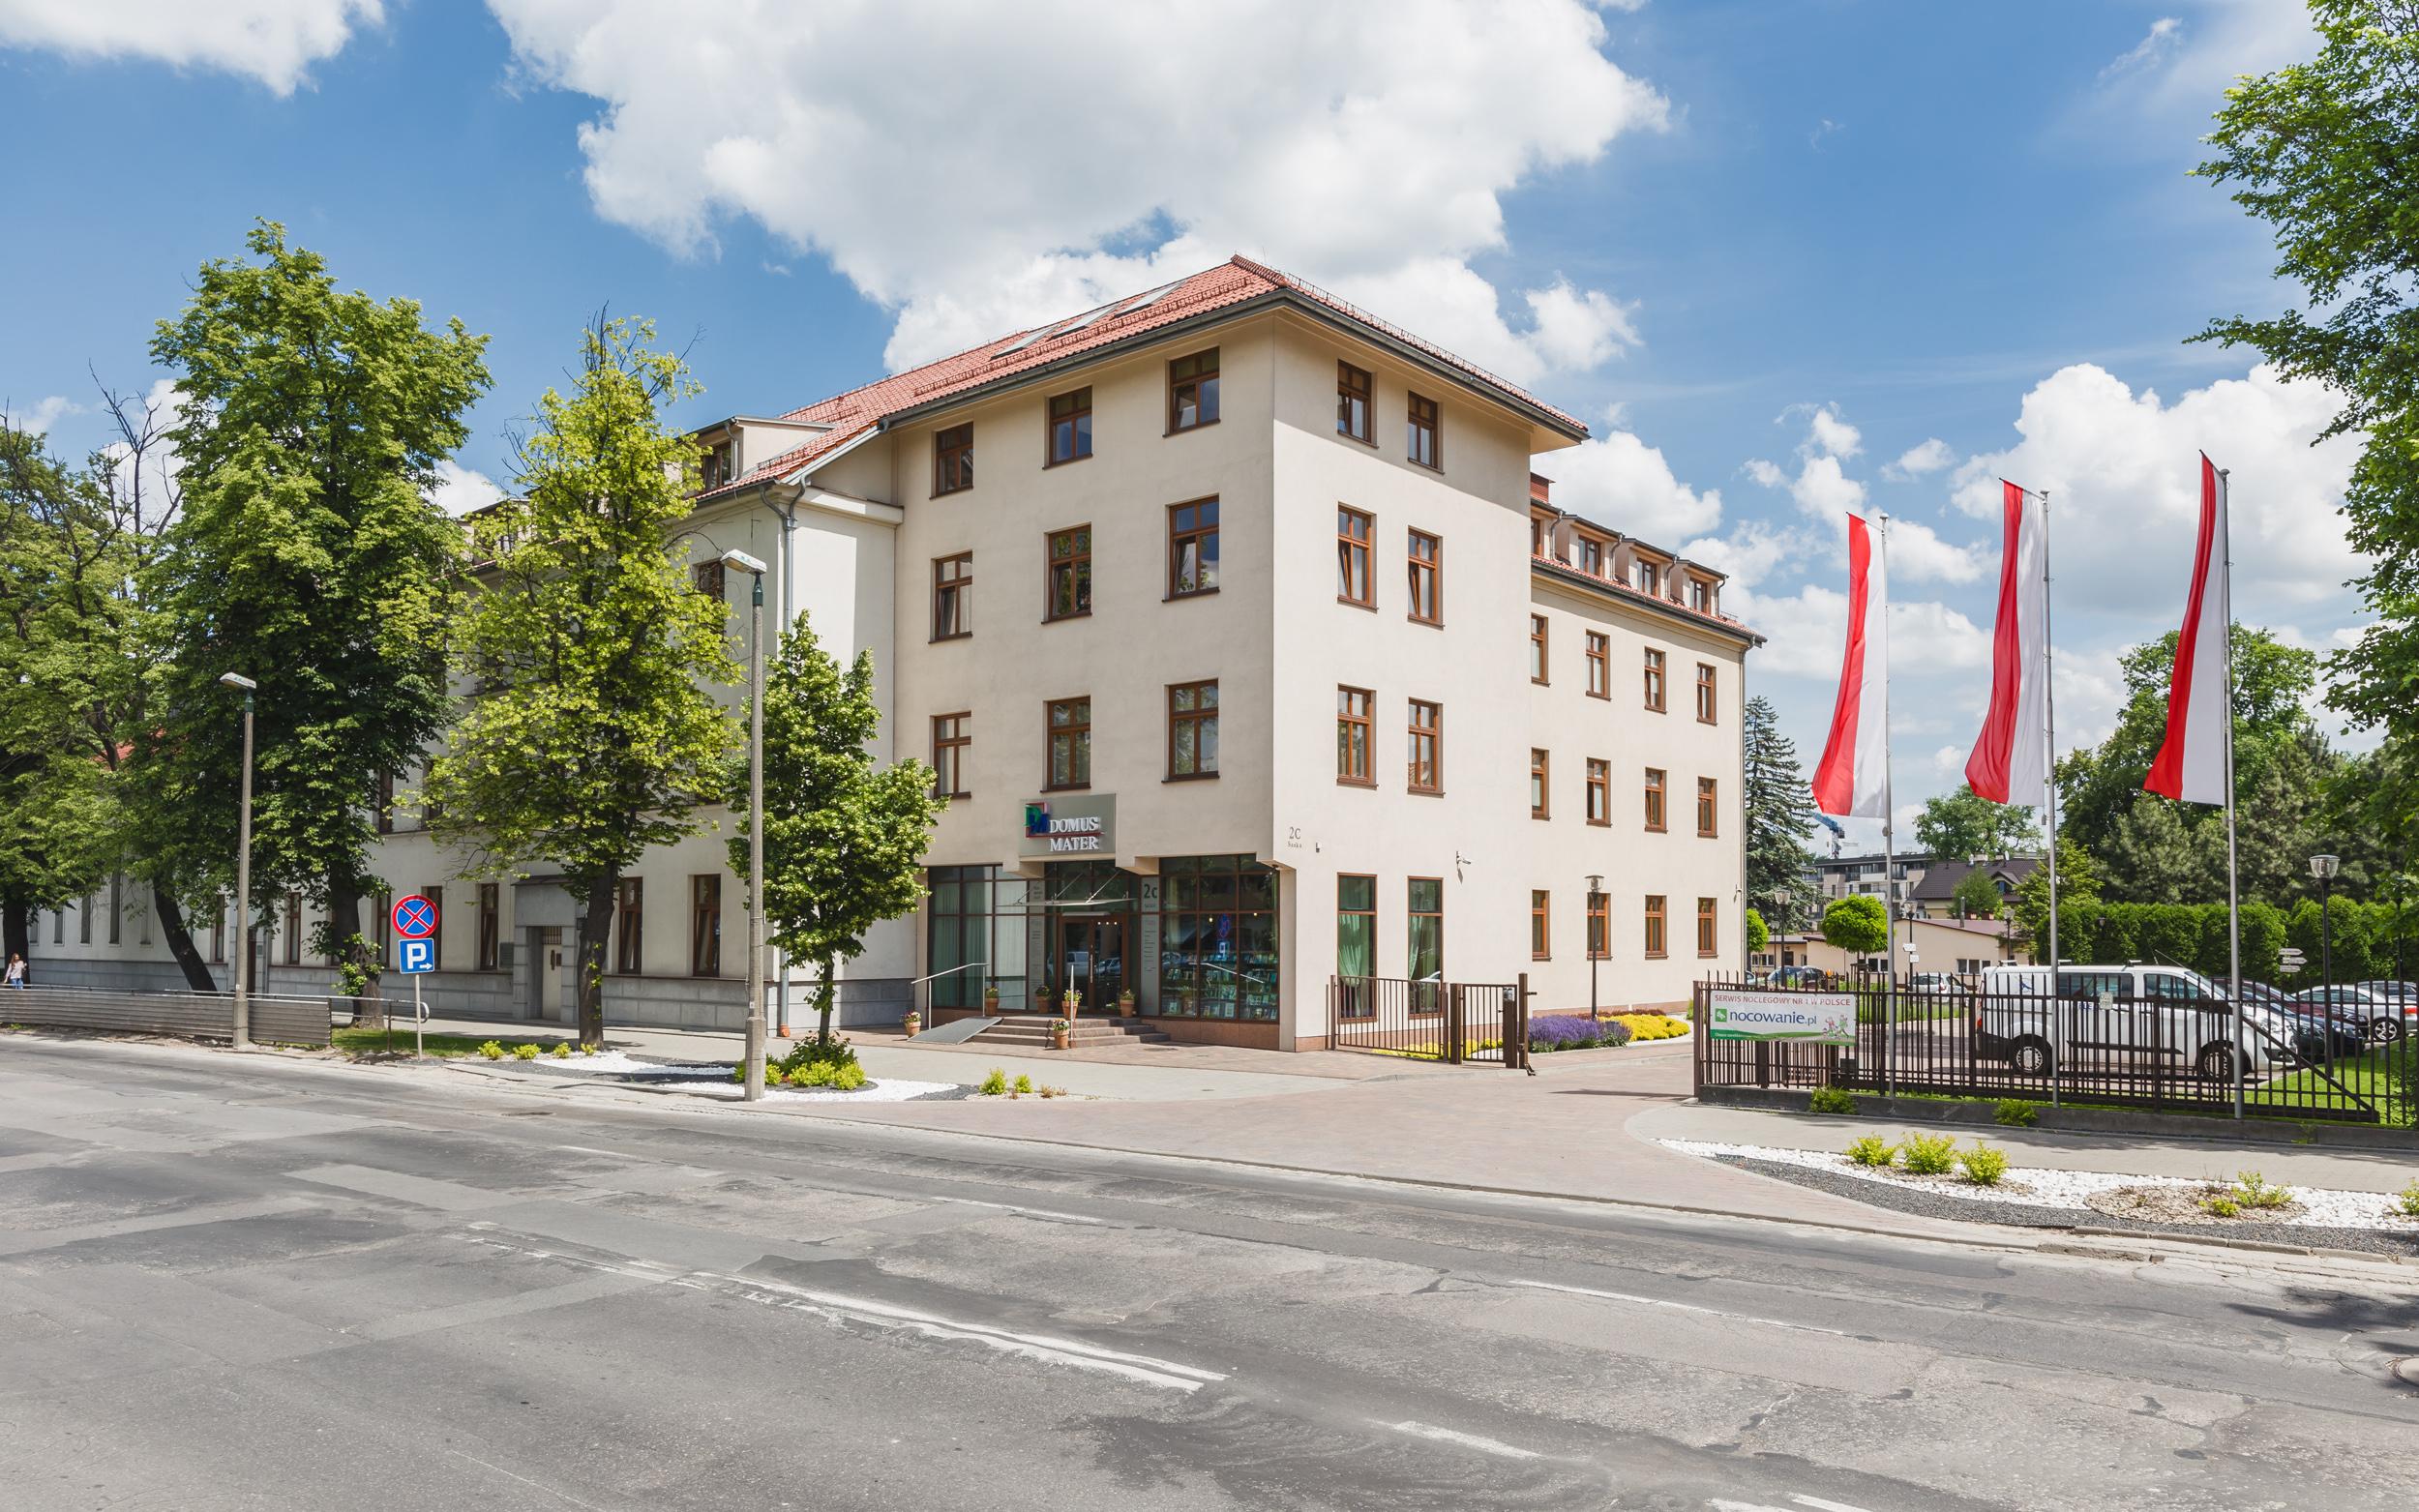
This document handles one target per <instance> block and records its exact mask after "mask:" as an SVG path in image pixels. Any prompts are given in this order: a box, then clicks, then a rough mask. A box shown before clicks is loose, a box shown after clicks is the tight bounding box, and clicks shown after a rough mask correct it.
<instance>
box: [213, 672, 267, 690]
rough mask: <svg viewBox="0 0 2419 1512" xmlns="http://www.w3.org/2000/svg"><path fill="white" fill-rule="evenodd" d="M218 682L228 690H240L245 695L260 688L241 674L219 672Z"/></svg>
mask: <svg viewBox="0 0 2419 1512" xmlns="http://www.w3.org/2000/svg"><path fill="white" fill-rule="evenodd" d="M219 681H221V682H223V683H224V684H226V686H228V687H229V688H240V689H242V690H243V691H244V692H246V693H250V692H252V691H253V690H254V688H257V687H259V686H260V685H259V684H258V683H256V682H254V681H253V680H252V679H251V678H249V677H246V676H245V675H244V674H243V673H241V672H221V673H220V674H219Z"/></svg>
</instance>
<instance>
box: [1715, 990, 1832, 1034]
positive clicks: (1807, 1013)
mask: <svg viewBox="0 0 2419 1512" xmlns="http://www.w3.org/2000/svg"><path fill="white" fill-rule="evenodd" d="M1706 1007H1707V1009H1708V1010H1709V1017H1710V1020H1711V1022H1710V1023H1707V1024H1706V1034H1707V1037H1708V1038H1711V1039H1717V1040H1804V1041H1807V1042H1809V1043H1812V1044H1816V1045H1854V1044H1855V1043H1856V994H1855V993H1773V992H1755V991H1752V990H1746V991H1743V990H1741V989H1738V988H1724V987H1717V988H1714V989H1712V990H1710V991H1709V992H1708V993H1706Z"/></svg>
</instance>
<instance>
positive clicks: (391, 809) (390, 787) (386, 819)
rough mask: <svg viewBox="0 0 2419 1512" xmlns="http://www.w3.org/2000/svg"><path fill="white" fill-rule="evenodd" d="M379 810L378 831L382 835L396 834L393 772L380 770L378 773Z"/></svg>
mask: <svg viewBox="0 0 2419 1512" xmlns="http://www.w3.org/2000/svg"><path fill="white" fill-rule="evenodd" d="M377 810H378V833H379V834H381V835H392V834H394V833H395V774H394V773H392V772H380V773H379V774H378V792H377Z"/></svg>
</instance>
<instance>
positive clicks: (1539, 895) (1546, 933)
mask: <svg viewBox="0 0 2419 1512" xmlns="http://www.w3.org/2000/svg"><path fill="white" fill-rule="evenodd" d="M1529 959H1530V960H1532V961H1551V960H1553V959H1554V895H1553V894H1552V893H1550V892H1547V891H1546V890H1545V889H1544V888H1542V887H1532V888H1530V889H1529Z"/></svg>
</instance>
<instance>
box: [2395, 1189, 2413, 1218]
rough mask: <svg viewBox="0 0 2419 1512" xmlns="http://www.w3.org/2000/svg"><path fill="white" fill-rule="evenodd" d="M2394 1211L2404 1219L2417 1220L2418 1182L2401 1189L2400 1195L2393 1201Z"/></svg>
mask: <svg viewBox="0 0 2419 1512" xmlns="http://www.w3.org/2000/svg"><path fill="white" fill-rule="evenodd" d="M2394 1210H2395V1211H2396V1212H2398V1213H2401V1214H2402V1215H2403V1216H2404V1218H2419V1181H2414V1182H2412V1183H2411V1184H2410V1185H2408V1186H2406V1187H2404V1188H2403V1190H2402V1195H2401V1196H2399V1197H2397V1198H2395V1199H2394Z"/></svg>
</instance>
